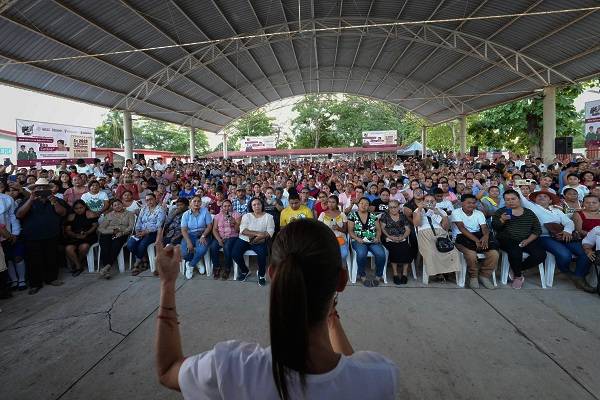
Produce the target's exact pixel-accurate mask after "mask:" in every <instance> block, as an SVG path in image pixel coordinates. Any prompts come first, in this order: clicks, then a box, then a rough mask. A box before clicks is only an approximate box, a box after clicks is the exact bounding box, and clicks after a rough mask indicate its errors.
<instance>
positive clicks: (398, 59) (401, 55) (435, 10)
mask: <svg viewBox="0 0 600 400" xmlns="http://www.w3.org/2000/svg"><path fill="white" fill-rule="evenodd" d="M445 1H446V0H441V1H440V2H439V3H438V5H437V7H435V8H434V9H433V11H432V12H431V14H429V17H427V20H430V19H431V18H433V16H434V15H435V13H436V12H437V11H438V10H439V9H440V8H441V7H442V6H443V5H444V2H445ZM425 27H426V25H423V26H422V27H420V28H419V30H418V31H417V33H416V36H419V35H421V34H422V33H423V29H425ZM413 43H414V42H409V43H408V44H407V45H406V47H405V48H404V50H403V51H402V53H400V55H398V57H396V60H394V62H393V63H392V66H391V67H390V68H389V70H388V74H389V73H390V72H391V71H392V70H394V69H395V68H396V66H397V65H398V63H399V62H400V60H402V57H404V54H406V52H407V51H408V50H409V49H410V48H411V46H412V44H413ZM385 78H387V74H386V76H384V77H383V80H385ZM383 80H382V81H383ZM377 89H379V86H376V87H375V88H374V89H373V91H372V92H371V93H375V91H376V90H377Z"/></svg>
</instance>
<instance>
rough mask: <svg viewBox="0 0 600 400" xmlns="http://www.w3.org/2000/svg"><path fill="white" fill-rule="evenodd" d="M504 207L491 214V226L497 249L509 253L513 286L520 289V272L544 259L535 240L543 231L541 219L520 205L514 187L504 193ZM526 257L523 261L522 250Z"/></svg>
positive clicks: (521, 283) (521, 279)
mask: <svg viewBox="0 0 600 400" xmlns="http://www.w3.org/2000/svg"><path fill="white" fill-rule="evenodd" d="M503 197H504V204H505V206H504V207H502V208H500V209H498V211H496V213H495V214H494V216H493V217H492V226H493V228H494V230H495V231H496V238H497V239H498V242H500V249H501V250H503V251H505V252H506V253H507V254H508V262H509V263H510V268H511V269H512V271H513V280H512V287H513V289H521V287H523V282H524V281H525V278H524V277H523V271H524V270H526V269H529V268H532V267H535V266H537V265H538V264H539V263H541V262H543V261H544V260H545V259H546V250H544V247H543V246H542V244H541V243H540V241H539V240H538V238H539V236H540V235H541V234H542V228H541V225H540V221H539V220H538V218H537V217H536V215H535V213H534V212H533V211H531V210H529V209H527V208H523V206H522V204H521V199H520V198H519V193H517V192H516V191H515V190H512V189H510V190H507V191H506V192H504V196H503ZM524 252H525V253H527V254H529V256H528V257H527V258H526V259H525V260H523V253H524Z"/></svg>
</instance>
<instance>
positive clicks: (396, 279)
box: [394, 275, 400, 285]
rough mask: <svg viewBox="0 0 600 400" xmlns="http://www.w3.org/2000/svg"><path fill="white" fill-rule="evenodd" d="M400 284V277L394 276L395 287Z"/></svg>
mask: <svg viewBox="0 0 600 400" xmlns="http://www.w3.org/2000/svg"><path fill="white" fill-rule="evenodd" d="M399 284H400V277H399V276H398V275H394V285H399Z"/></svg>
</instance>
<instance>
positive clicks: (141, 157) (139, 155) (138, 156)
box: [133, 153, 146, 160]
mask: <svg viewBox="0 0 600 400" xmlns="http://www.w3.org/2000/svg"><path fill="white" fill-rule="evenodd" d="M133 158H135V159H136V160H145V159H146V156H145V155H144V154H141V153H139V154H134V155H133Z"/></svg>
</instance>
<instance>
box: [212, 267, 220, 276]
mask: <svg viewBox="0 0 600 400" xmlns="http://www.w3.org/2000/svg"><path fill="white" fill-rule="evenodd" d="M220 277H221V268H215V270H214V271H213V278H214V279H219V278H220Z"/></svg>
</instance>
